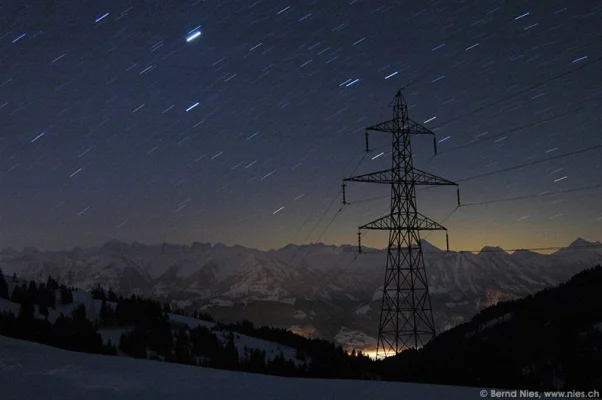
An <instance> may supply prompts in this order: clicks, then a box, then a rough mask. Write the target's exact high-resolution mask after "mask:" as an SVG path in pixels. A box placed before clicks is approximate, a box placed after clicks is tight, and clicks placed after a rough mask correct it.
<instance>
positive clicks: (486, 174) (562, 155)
mask: <svg viewBox="0 0 602 400" xmlns="http://www.w3.org/2000/svg"><path fill="white" fill-rule="evenodd" d="M600 148H602V144H598V145H595V146H590V147H586V148H584V149H580V150H575V151H571V152H570V153H565V154H560V155H557V156H554V157H549V158H544V159H543V160H537V161H531V162H528V163H525V164H520V165H515V166H514V167H509V168H504V169H501V170H498V171H493V172H487V173H484V174H480V175H475V176H472V177H470V178H463V179H458V180H457V182H466V181H470V180H473V179H477V178H483V177H485V176H491V175H495V174H500V173H502V172H508V171H512V170H515V169H519V168H524V167H530V166H532V165H536V164H541V163H544V162H548V161H552V160H557V159H559V158H564V157H569V156H573V155H575V154H581V153H585V152H588V151H592V150H597V149H600Z"/></svg>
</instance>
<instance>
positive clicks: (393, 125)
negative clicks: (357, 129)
mask: <svg viewBox="0 0 602 400" xmlns="http://www.w3.org/2000/svg"><path fill="white" fill-rule="evenodd" d="M366 130H367V131H377V132H389V133H395V132H397V131H398V125H397V121H396V120H394V119H390V120H388V121H385V122H381V123H380V124H376V125H372V126H369V127H367V128H366Z"/></svg>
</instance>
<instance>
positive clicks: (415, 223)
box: [358, 213, 447, 231]
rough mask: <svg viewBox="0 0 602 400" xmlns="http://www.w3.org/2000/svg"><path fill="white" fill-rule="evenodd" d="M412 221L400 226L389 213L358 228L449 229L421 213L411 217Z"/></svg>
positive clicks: (385, 229) (384, 229)
mask: <svg viewBox="0 0 602 400" xmlns="http://www.w3.org/2000/svg"><path fill="white" fill-rule="evenodd" d="M410 222H411V223H412V225H411V226H398V224H397V219H394V218H392V216H391V215H390V214H389V215H385V216H384V217H381V218H379V219H377V220H374V221H372V222H368V223H367V224H364V225H362V226H360V227H359V228H358V229H360V230H361V229H372V230H383V231H387V230H396V229H400V228H401V229H404V230H416V231H447V228H446V227H444V226H443V225H440V224H438V223H437V222H435V221H433V220H432V219H430V218H428V217H425V216H424V215H422V214H420V213H416V214H415V215H414V216H413V218H411V219H410Z"/></svg>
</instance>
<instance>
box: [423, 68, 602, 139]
mask: <svg viewBox="0 0 602 400" xmlns="http://www.w3.org/2000/svg"><path fill="white" fill-rule="evenodd" d="M600 61H602V57H599V58H597V59H595V60H592V61H590V62H588V63H584V64H582V65H580V66H578V67H576V68H573V69H571V70H569V71H565V72H563V73H560V74H558V75H555V76H553V77H551V78H550V79H546V80H545V81H543V82H540V83H537V84H535V85H532V86H529V87H527V88H525V89H523V90H520V91H518V92H516V93H514V94H511V95H508V96H506V97H503V98H501V99H499V100H496V101H493V102H491V103H488V104H485V105H483V106H481V107H478V108H476V109H474V110H472V111H469V112H468V113H465V114H460V115H458V116H457V117H454V118H451V119H448V120H447V121H445V122H442V123H440V124H438V125H435V126H434V127H433V128H431V130H433V129H436V128H440V127H442V126H445V125H447V124H450V123H452V122H454V121H457V120H459V119H462V118H465V117H468V116H470V115H472V114H475V113H477V112H479V111H483V110H485V109H487V108H489V107H493V106H495V105H498V104H500V103H503V102H504V101H506V100H510V99H512V98H514V97H517V96H520V95H521V94H524V93H527V92H529V91H531V90H533V89H536V88H538V87H540V86H544V85H547V84H548V83H550V82H553V81H555V80H558V79H560V78H564V77H565V76H567V75H570V74H572V73H574V72H577V71H579V70H582V69H583V68H586V67H589V66H590V65H593V64H596V63H598V62H600Z"/></svg>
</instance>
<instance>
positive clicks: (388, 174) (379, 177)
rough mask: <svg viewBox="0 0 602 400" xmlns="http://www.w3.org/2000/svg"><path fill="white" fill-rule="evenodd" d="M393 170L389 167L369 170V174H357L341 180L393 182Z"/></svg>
mask: <svg viewBox="0 0 602 400" xmlns="http://www.w3.org/2000/svg"><path fill="white" fill-rule="evenodd" d="M392 179H393V172H392V170H391V169H385V170H382V171H376V172H371V173H369V174H364V175H358V176H354V177H351V178H347V179H343V182H370V183H387V184H390V183H391V182H393V180H392Z"/></svg>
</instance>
